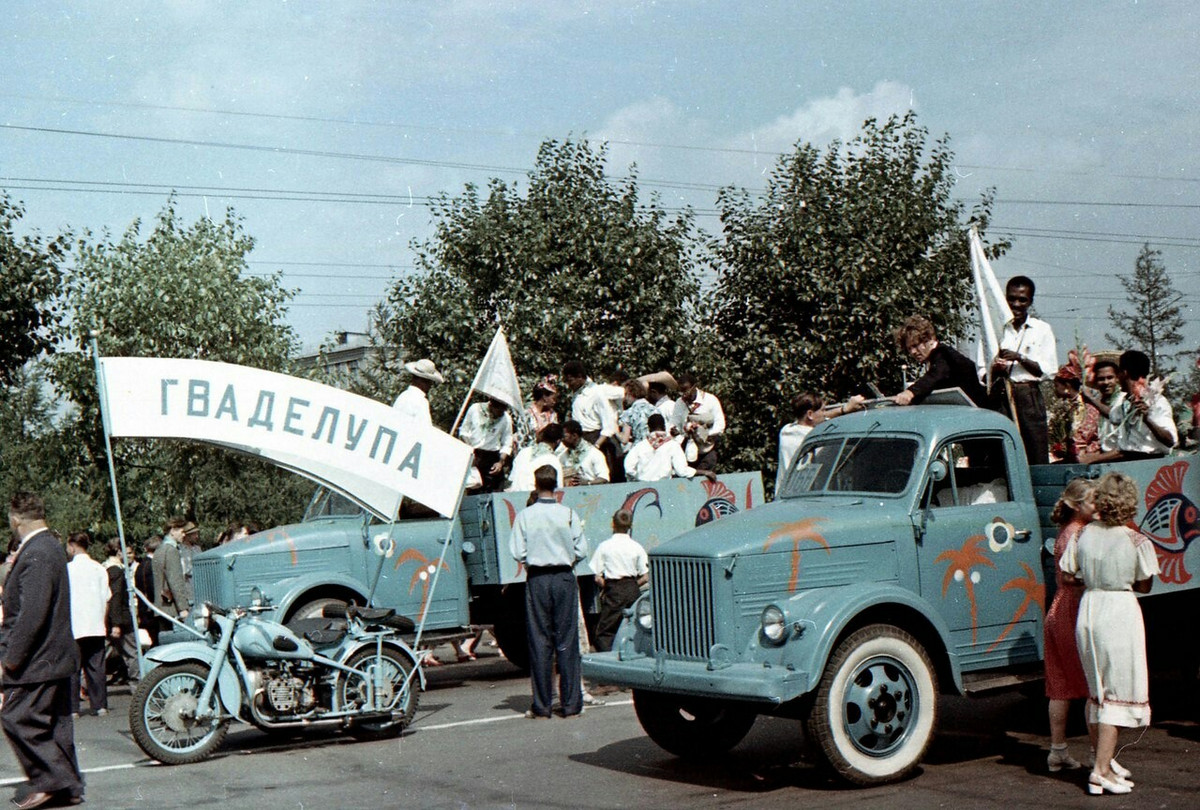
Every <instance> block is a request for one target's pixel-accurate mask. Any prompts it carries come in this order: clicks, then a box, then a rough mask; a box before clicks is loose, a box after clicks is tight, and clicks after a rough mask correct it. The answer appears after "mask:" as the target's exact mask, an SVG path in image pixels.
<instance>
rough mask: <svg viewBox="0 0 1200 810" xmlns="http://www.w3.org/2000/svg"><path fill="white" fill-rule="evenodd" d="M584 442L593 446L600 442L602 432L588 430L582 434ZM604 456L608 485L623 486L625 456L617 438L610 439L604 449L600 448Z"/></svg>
mask: <svg viewBox="0 0 1200 810" xmlns="http://www.w3.org/2000/svg"><path fill="white" fill-rule="evenodd" d="M580 435H581V436H583V439H584V441H589V442H591V443H592V444H595V443H596V442H598V441H600V431H598V430H586V431H584V432H583V433H582V434H580ZM598 449H599V450H600V452H601V453H603V454H604V460H605V461H606V462H607V463H608V483H610V484H621V483H624V481H625V456H624V455H623V454H622V453H621V445H620V443H619V442H617V440H616V439H615V438H610V439H609V440H608V441H606V442H605V443H604V446H603V447H600V448H598Z"/></svg>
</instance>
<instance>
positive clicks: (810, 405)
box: [792, 391, 825, 419]
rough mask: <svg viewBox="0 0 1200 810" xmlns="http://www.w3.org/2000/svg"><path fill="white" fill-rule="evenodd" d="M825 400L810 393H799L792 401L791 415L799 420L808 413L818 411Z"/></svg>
mask: <svg viewBox="0 0 1200 810" xmlns="http://www.w3.org/2000/svg"><path fill="white" fill-rule="evenodd" d="M824 404H825V400H823V399H822V398H821V397H819V396H817V395H816V394H814V393H812V392H811V391H801V392H800V393H799V394H796V396H795V397H794V398H793V399H792V413H793V414H795V416H796V418H797V419H800V418H802V417H803V416H804V414H806V413H808V412H809V411H819V410H820V409H821V406H822V405H824Z"/></svg>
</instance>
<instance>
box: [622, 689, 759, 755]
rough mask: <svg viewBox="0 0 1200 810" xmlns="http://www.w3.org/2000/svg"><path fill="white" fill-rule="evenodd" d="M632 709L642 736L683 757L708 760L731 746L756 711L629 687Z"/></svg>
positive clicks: (746, 731)
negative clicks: (643, 733) (640, 726)
mask: <svg viewBox="0 0 1200 810" xmlns="http://www.w3.org/2000/svg"><path fill="white" fill-rule="evenodd" d="M633 708H634V710H635V711H636V712H637V718H638V722H640V723H641V724H642V728H643V729H644V730H645V732H646V735H647V736H648V737H650V739H652V740H654V742H656V743H657V744H658V745H659V747H661V748H663V749H665V750H667V751H670V752H671V753H672V754H674V755H675V756H678V757H683V758H684V759H710V758H712V757H716V756H720V755H721V754H724V753H725V752H726V751H728V750H729V749H730V748H733V747H734V746H735V745H737V744H738V743H739V742H741V741H742V738H743V737H745V736H746V734H747V733H748V732H749V731H750V727H751V726H753V725H754V720H755V718H756V717H757V714H756V713H755V712H754V711H752V710H750V709H748V708H745V707H742V706H739V705H737V704H736V703H732V702H730V701H722V700H711V699H709V698H696V697H682V696H679V695H668V694H664V693H662V692H647V691H645V690H642V689H634V690H633Z"/></svg>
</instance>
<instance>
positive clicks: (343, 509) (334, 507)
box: [304, 487, 363, 521]
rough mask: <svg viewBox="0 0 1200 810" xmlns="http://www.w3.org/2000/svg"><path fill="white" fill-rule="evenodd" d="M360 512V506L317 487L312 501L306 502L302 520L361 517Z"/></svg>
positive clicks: (342, 496)
mask: <svg viewBox="0 0 1200 810" xmlns="http://www.w3.org/2000/svg"><path fill="white" fill-rule="evenodd" d="M362 512H363V510H362V507H361V506H359V505H358V504H356V503H355V502H354V501H352V500H350V499H349V498H347V497H345V496H344V495H339V494H338V493H336V492H334V491H333V490H331V489H327V488H326V487H317V491H316V492H314V493H313V496H312V500H310V501H309V502H308V509H306V510H305V511H304V519H305V520H306V521H307V520H316V519H317V518H327V517H338V516H342V515H361V514H362Z"/></svg>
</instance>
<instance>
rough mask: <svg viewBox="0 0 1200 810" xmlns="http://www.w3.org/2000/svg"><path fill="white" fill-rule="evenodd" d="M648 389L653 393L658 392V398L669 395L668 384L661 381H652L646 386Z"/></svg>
mask: <svg viewBox="0 0 1200 810" xmlns="http://www.w3.org/2000/svg"><path fill="white" fill-rule="evenodd" d="M646 390H647V391H649V392H650V393H651V394H658V396H657V397H656V399H662V398H663V397H665V396H666V395H667V384H666V383H660V382H652V383H650V384H649V385H647V386H646Z"/></svg>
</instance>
